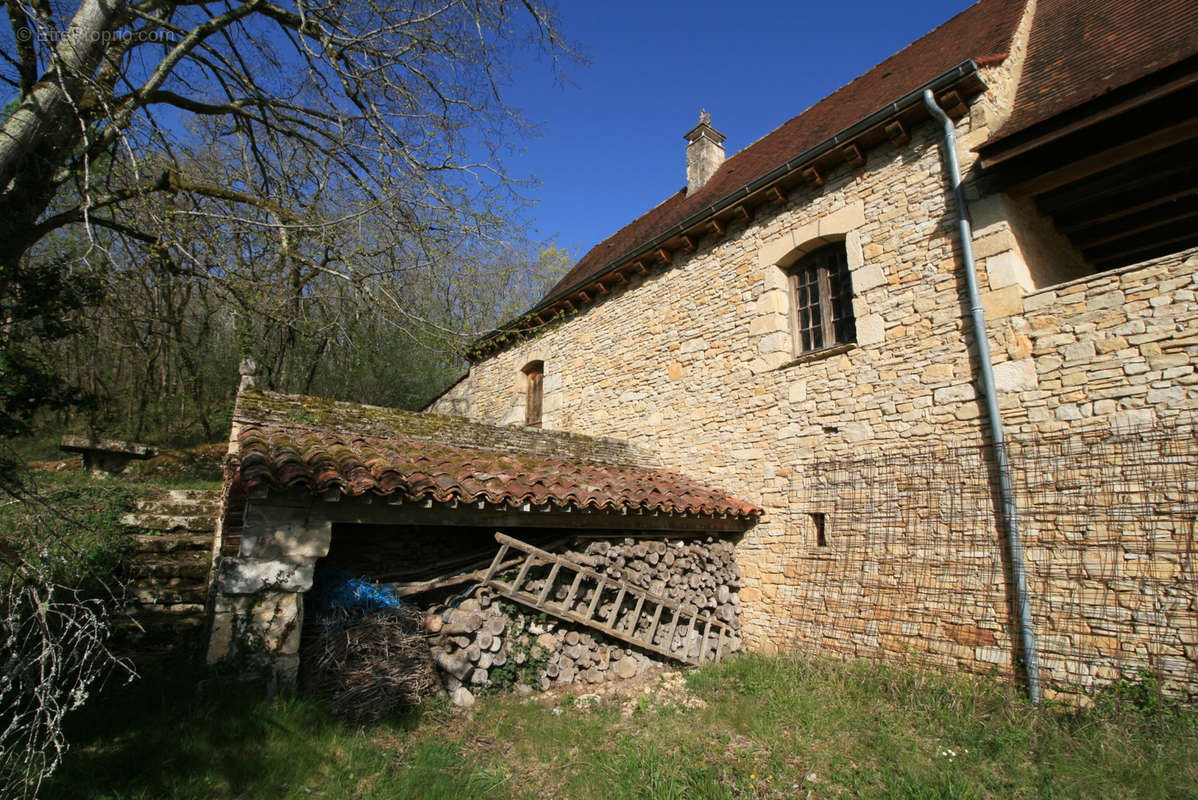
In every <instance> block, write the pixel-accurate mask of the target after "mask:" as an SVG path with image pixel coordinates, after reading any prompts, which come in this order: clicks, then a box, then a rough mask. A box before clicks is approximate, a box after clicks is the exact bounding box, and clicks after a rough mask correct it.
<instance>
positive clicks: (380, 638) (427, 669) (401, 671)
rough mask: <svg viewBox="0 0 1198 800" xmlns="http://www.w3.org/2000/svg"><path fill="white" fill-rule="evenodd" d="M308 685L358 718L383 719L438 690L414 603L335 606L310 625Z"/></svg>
mask: <svg viewBox="0 0 1198 800" xmlns="http://www.w3.org/2000/svg"><path fill="white" fill-rule="evenodd" d="M306 634H307V635H306V637H305V641H304V654H303V657H302V660H301V662H302V663H303V664H304V665H305V674H304V679H303V680H304V689H305V691H307V692H308V693H310V694H312V695H315V696H317V697H321V698H323V699H325V700H326V701H327V702H328V703H329V704H330V705H331V706H332V708H333V710H334V711H335V712H336V713H338V714H340V715H342V716H345V717H350V718H353V719H378V718H379V717H381V716H383V715H384V714H386V713H388V712H390V711H393V710H396V709H399V708H404V707H406V706H411V705H414V704H416V703H418V702H419V701H420V698H421V697H423V696H425V695H428V694H431V693H433V692H434V691H435V690H436V688H437V686H438V683H439V682H438V680H437V675H436V671H435V670H434V668H433V661H432V655H431V653H430V652H429V647H428V642H427V641H426V639H425V635H424V631H423V615H422V614H421V613H420V612H419V611H417V610H416V609H414V608H411V607H401V608H385V609H380V610H376V611H370V612H362V611H347V610H344V609H332V610H330V611H327V612H325V613H323V614H321V615H320V617H319V618H318V619H317V620H315V621H314V624H311V625H309V626H307V629H306Z"/></svg>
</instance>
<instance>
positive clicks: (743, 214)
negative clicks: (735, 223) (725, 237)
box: [732, 203, 753, 222]
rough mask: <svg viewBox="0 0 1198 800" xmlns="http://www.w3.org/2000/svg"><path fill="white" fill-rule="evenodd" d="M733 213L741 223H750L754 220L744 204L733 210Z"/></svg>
mask: <svg viewBox="0 0 1198 800" xmlns="http://www.w3.org/2000/svg"><path fill="white" fill-rule="evenodd" d="M732 213H733V214H735V215H736V216H737V219H739V220H740V221H741V222H748V221H749V220H751V219H752V218H753V215H752V214H751V213H749V209H747V208H745V206H744V204H743V203H742V204H741V205H738V206H737V207H736V208H734V209H732Z"/></svg>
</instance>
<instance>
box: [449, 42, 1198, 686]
mask: <svg viewBox="0 0 1198 800" xmlns="http://www.w3.org/2000/svg"><path fill="white" fill-rule="evenodd" d="M1004 70H1005V72H1003V71H1004ZM1000 73H1001V74H1000ZM1009 75H1010V65H1009V64H1007V65H1004V66H1003V67H1002V69H1001V70H996V71H993V72H992V73H991V74H990V75H989V76H988V79H991V80H992V81H993V82H992V85H993V86H995V88H994V89H993V90H991V91H990V92H988V93H987V94H986V95H984V96H983V97H982V98H981V99H979V101H978V102H977V103H976V104H975V107H974V108H975V112H976V113H971V114H969V115H966V116H964V117H963V118H961V119H960V120H959V121H958V122H957V132H958V136H959V137H960V143H961V144H960V152H959V153H958V155H959V157H960V158H961V160H962V164H963V168H964V169H965V170H966V172H967V173H968V172H969V170H970V169H971V167H972V165H973V161H974V154H973V153H972V152H971V151H970V149H969V148H970V147H972V146H974V145H976V144H977V143H979V142H980V141H982V140H984V138H985V137H986V136H987V135H988V134H989V127H988V126H989V124H991V123H992V122H993V121H994V120H996V119H1000V118H1001V114H998V113H997V112H995V111H994V109H995V108H997V107H998V106H1000V105H1001V103H1002V102H1003V98H1002V94H1003V91H1002V89H1003V86H1005V84H1004V83H1003V80H1005V79H1007V78H1009ZM940 146H941V143H940V138H939V131H938V130H937V129H936V128H935V126H933V125H931V124H924V125H922V126H919V127H917V128H915V129H914V130H913V131H912V132H911V141H910V142H909V143H908V144H906V145H904V146H902V147H898V146H889V145H888V146H883V147H879V148H877V149H875V150H872V151H870V152H869V153H868V154H867V160H866V163H865V164H864V166H862V167H859V168H851V167H849V166H847V165H846V166H845V167H843V168H841V169H840V170H839V171H837V172H834V173H832V174H830V175H827V176H825V177H826V183H825V185H824V186H822V187H820V188H818V189H816V188H806V189H797V190H794V191H792V192H791V194H790V195H789V196H788V199H787V201H786V203H785V204H783V205H781V206H763V207H759V208H758V209H757V210H756V213H755V216H754V217H753V218H752V219H751V220H749V221H748V222H745V223H740V224H731V225H730V226H729V228H728V230H727V232H726V234H725V235H724V236H723V237H718V238H717V237H715V236H707V237H705V238H703V239H702V240H701V241H699V242H698V243H697V247H696V250H695V251H694V252H693V253H691V254H689V255H687V254H682V253H679V254H677V257H676V258H675V260H674V262H673V263H672V264H671V265H669V266H668V267H661V266H659V267H657V268H655V269H654V270H653V271H652V272H651V273H650V274H649V275H647V276H645V277H641V278H634V279H632V280H631V282H630V283H629V284H628V285H627V286H624V287H620V288H613V289H612V290H611V293H610V294H609V295H607V296H605V297H603V298H602V299H601V300H599V301H598V302H596V303H594V304H592V305H590V306H588V307H586V308H584V309H582V310H580V311H579V312H578V313H577V314H575V315H574V316H572V317H570V318H568V319H567V320H566V321H564V322H563V323H561V324H559V325H557V326H556V327H552V328H551V329H549V330H547V331H545V332H543V333H542V334H541V335H539V336H538V337H536V338H535V339H533V340H530V341H524V342H519V343H516V344H513V345H511V346H509V347H508V348H507V349H506V350H504V351H502V352H499V353H497V354H496V355H494V356H492V357H490V358H488V359H487V360H485V361H483V362H481V363H478V364H475V365H474V366H473V368H472V370H471V374H470V376H469V377H468V378H467V379H465V380H464V381H463V382H462V383H461V384H459V387H457V388H456V389H455V391H454V392H453V393H452V394H453V395H454V397H453V399H452V402H453V403H454V404H455V408H456V409H457V410H459V411H460V410H462V409H466V410H467V411H468V412H469V413H470V414H471V415H472V416H475V417H477V418H479V419H482V420H485V421H492V422H501V421H513V420H518V419H519V416H518V415H519V414H521V413H522V410H523V404H524V397H523V394H522V389H521V383H520V382H519V380H518V376H519V371H520V369H521V367H523V365H524V364H526V363H528V362H529V361H531V360H542V361H544V364H545V376H546V378H545V385H546V396H545V414H544V424H545V427H547V428H558V429H562V430H568V431H575V432H579V433H586V434H590V435H602V436H611V437H615V438H619V439H626V440H628V441H630V442H632V443H634V444H635V445H638V446H641V447H643V448H644V449H646V450H651V451H655V452H657V453H658V454H659V456H660V458H661V460H662V462H663V464H664V465H665V466H666V467H667V468H670V469H674V470H677V471H679V472H683V473H685V474H687V475H689V476H691V477H693V478H696V479H699V480H701V481H704V482H707V483H709V484H711V485H714V486H717V487H719V488H722V489H725V490H727V491H730V492H732V493H734V494H736V495H739V496H741V497H744V498H745V499H747V500H750V501H752V502H755V503H758V504H760V505H762V506H763V507H764V508H765V509H766V514H765V517H764V519H763V520H762V522H761V523H760V524H758V525H757V526H756V527H755V528H754V529H753V530H751V531H750V532H749V533H748V534H747V535H746V536H745V538H744V540H743V541H742V543H741V544H740V545H739V546H738V548H737V556H738V560H739V561H740V564H741V566H742V569H743V573H744V582H745V588H744V589H743V590H742V592H741V599H742V601H743V616H744V631H745V636H746V640H747V642H748V643H749V645H750V646H752V647H755V648H758V649H772V648H781V647H793V646H794V645H795V642H796V638H795V637H796V635H797V634H795V633H794V631H793V630H792V629H794V628H796V627H797V628H801V629H802V630H803V631H804V633H803V634H802V636H801V637H800V638H801V640H802V641H803V643H804V645H811V646H815V647H825V648H827V649H831V650H839V649H840V648H839V643H840V642H841V641H843V639H844V637H845V636H847V635H849V632H846V631H844V630H842V629H841V628H840V627H839V626H840V624H841V623H840V619H839V617H838V616H837V615H836V613H835V612H834V610H833V609H830V608H822V609H815V610H810V611H804V610H793V609H795V604H794V603H792V602H789V598H793V596H794V587H795V586H796V585H797V584H798V583H799V582H801V581H803V580H805V577H804V576H805V574H806V573H805V572H804V567H803V566H802V564H803V563H804V561H805V560H807V559H810V558H818V557H822V556H821V554H819V553H817V552H814V550H813V548H814V547H815V545H814V541H815V533H814V531H813V527H812V526H813V524H814V523H813V521H812V519H813V518H812V516H811V515H812V514H813V513H820V509H819V508H816V507H813V506H812V505H810V503H809V502H808V501H807V500H806V499H805V498H804V493H803V490H802V488H801V487H802V486H803V483H802V481H803V479H804V478H805V477H806V476H807V475H808V473H809V471H810V470H811V469H812V467H813V465H815V464H816V463H819V462H824V461H827V460H829V459H840V458H847V457H859V456H871V455H872V456H879V457H881V456H884V455H885V454H887V453H889V452H894V451H895V450H897V449H902V448H906V447H912V446H916V445H923V444H926V445H929V446H930V445H933V444H935V443H950V444H953V445H964V446H968V445H976V444H979V443H981V442H982V441H984V431H985V428H984V422H983V406H982V397H981V392H980V390H979V386H978V381H977V380H976V372H977V369H976V364H975V360H976V359H975V356H974V355H973V348H972V344H971V338H972V334H971V331H970V329H969V326H968V323H967V318H968V307H967V306H968V304H967V301H966V299H965V287H964V278H963V276H962V274H961V270H962V268H961V257H960V252H959V247H958V244H957V242H956V217H955V211H954V209H953V207H952V200H951V194H950V193H949V192H948V191H947V186H946V181H945V174H944V171H943V169H942V167H941V160H940V152H939V148H940ZM967 196H968V197H970V199H971V205H972V206H973V209H972V210H973V213H974V216H975V221H976V222H977V223H978V225H977V228H976V233H975V239H974V243H975V246H976V248H977V255H978V259H979V268H980V280H981V285H982V288H983V304H984V306H985V311H986V321H987V327H988V335H989V337H990V344H991V348H992V353H993V356H994V359H995V372H996V377H997V380H998V384H999V392H1000V398H999V399H1000V405H1001V407H1002V408H1003V411H1004V414H1005V415H1007V418H1008V424H1009V425H1010V426H1011V427H1012V428H1013V429H1014V430H1015V431H1016V432H1018V433H1021V434H1027V435H1029V436H1035V435H1039V434H1043V433H1049V432H1060V431H1063V430H1067V429H1069V428H1070V427H1071V426H1077V425H1094V424H1099V423H1101V424H1107V425H1110V424H1127V423H1129V422H1144V421H1148V420H1152V419H1156V418H1158V417H1168V416H1170V415H1174V414H1176V413H1178V412H1180V411H1183V410H1186V409H1193V408H1195V407H1198V385H1196V384H1195V383H1194V382H1193V370H1192V367H1191V366H1190V364H1192V363H1193V362H1194V361H1195V359H1196V357H1198V336H1196V328H1195V326H1196V325H1198V304H1196V303H1195V299H1194V298H1195V289H1196V288H1198V283H1196V282H1195V278H1194V273H1195V265H1196V264H1198V260H1196V258H1195V254H1194V252H1190V253H1186V254H1181V255H1179V256H1175V257H1172V258H1169V259H1162V260H1158V261H1156V262H1153V263H1150V264H1147V265H1139V266H1137V267H1134V268H1129V269H1124V270H1119V271H1115V272H1112V273H1106V274H1102V275H1097V276H1092V277H1089V278H1083V279H1081V280H1078V281H1074V282H1073V283H1068V284H1063V285H1057V286H1051V287H1045V288H1040V287H1039V286H1038V282H1039V283H1043V282H1045V281H1049V280H1057V279H1059V278H1060V277H1071V276H1073V275H1075V274H1076V273H1077V272H1078V271H1079V269H1080V267H1079V264H1078V260H1077V256H1076V253H1073V252H1072V251H1071V249H1070V248H1069V246H1068V243H1067V242H1065V240H1063V239H1061V238H1060V237H1057V236H1056V234H1055V233H1054V232H1053V231H1052V230H1051V227H1050V226H1048V225H1047V224H1046V223H1044V222H1043V221H1042V220H1038V219H1036V218H1035V217H1034V215H1033V214H1032V211H1031V209H1028V208H1025V207H1023V206H1021V205H1020V204H1019V203H1017V202H1014V201H1011V200H1009V199H1007V198H1002V197H997V198H995V197H982V196H980V195H979V194H978V191H977V189H976V188H975V187H974V186H973V185H972V184H969V185H967ZM827 241H843V242H844V245H845V248H846V252H847V255H848V260H849V265H850V269H851V276H852V285H853V295H854V300H853V307H854V313H855V317H856V321H857V342H856V343H855V344H853V345H848V346H842V347H837V348H832V349H829V350H826V351H823V352H819V353H810V354H806V355H799V356H797V357H796V353H795V350H794V345H793V335H792V332H791V331H790V328H789V324H790V323H789V303H790V299H789V297H788V292H787V289H786V273H785V268H786V266H787V265H789V264H790V263H793V261H794V260H796V259H797V258H798V256H799V255H800V254H801V253H802V252H804V251H805V250H807V249H810V248H811V247H813V246H816V245H818V244H820V243H824V242H827ZM550 386H552V395H551V393H550V388H549V387H550ZM551 398H552V399H551ZM445 402H450V401H449V400H448V399H447V400H446V401H445ZM434 408H437V406H434ZM984 538H985V539H986V540H988V541H996V540H997V533H996V531H994V530H990V531H989V532H987V533H986V534H985V536H984ZM913 546H917V545H916V544H913ZM929 546H931V547H934V546H935V545H934V544H929ZM841 567H842V568H843V569H845V570H853V569H858V570H859V569H860V568H861V565H860V564H856V563H844V564H842V565H841ZM990 569H991V567H986V568H985V569H984V570H980V571H978V572H977V574H976V575H975V576H974V577H972V578H970V579H969V580H965V581H964V582H963V583H962V584H961V587H962V588H961V594H962V596H968V597H970V598H971V600H970V605H968V606H963V607H962V609H961V611H960V612H959V615H957V616H959V617H960V619H957V618H956V616H954V617H953V618H951V619H950V618H945V619H940V620H935V621H933V622H931V623H929V624H934V625H938V626H940V628H939V630H941V631H942V633H941V634H940V636H941V638H942V639H943V640H944V641H949V640H951V639H952V638H953V636H954V635H956V636H958V637H960V636H965V637H967V638H968V637H970V636H972V637H974V638H977V639H978V641H977V642H975V643H973V644H960V643H955V646H960V647H962V648H964V649H963V650H960V651H959V652H958V651H953V652H954V653H956V656H954V658H955V660H956V662H957V663H959V664H960V665H961V666H970V665H972V666H973V667H975V668H984V669H989V668H991V667H992V666H993V664H994V663H995V662H994V661H993V660H991V657H992V656H994V653H993V652H991V651H989V650H986V651H984V652H985V656H986V657H984V658H983V657H982V656H979V655H978V652H979V651H977V650H976V649H975V648H977V647H995V648H997V649H998V650H1002V651H1004V652H1007V653H1009V652H1010V647H1009V642H1010V632H1009V614H1007V613H1006V610H1005V600H1004V599H1002V593H1001V592H999V594H997V595H995V594H994V592H995V591H997V590H996V589H994V588H993V587H990V588H987V589H986V590H985V591H981V590H978V589H977V584H978V582H979V581H989V580H991V579H992V578H993V574H992V572H990V571H988V570H990ZM922 579H925V580H935V579H936V578H935V576H934V571H933V573H930V574H928V575H925V576H923V577H922ZM850 583H851V581H850ZM987 585H988V584H987ZM988 586H989V585H988ZM1191 591H1192V589H1191ZM988 593H989V594H988ZM975 606H976V608H975V609H974V610H973V611H969V610H968V609H969V608H974V607H975ZM983 606H988V607H992V608H993V610H992V611H986V610H985V609H984V608H982V607H983ZM1111 613H1112V615H1115V614H1118V613H1120V612H1118V611H1116V610H1114V609H1112V610H1111ZM782 614H802V615H806V616H802V617H801V618H794V617H788V618H785V619H782V618H780V615H782ZM979 621H985V625H986V626H989V627H985V628H984V627H982V625H981V624H980V622H979ZM947 626H957V627H952V628H950V627H947ZM971 628H977V629H981V630H989V631H990V633H988V634H972V633H968V630H969V629H971ZM950 630H951V631H956V634H950V633H948V631H950ZM783 631H786V632H785V633H783ZM962 631H965V632H964V633H962ZM927 633H928V632H927V630H925V629H924V628H921V627H920V626H919V625H918V624H912V625H905V626H904V625H901V624H899V625H897V626H896V627H895V628H894V630H893V631H892V632H890V633H888V634H887V635H888V636H889V637H890V638H889V639H888V640H887V641H888V644H886V645H885V646H884V647H883V648H882V649H883V650H885V651H887V652H891V653H897V652H900V651H902V650H904V649H908V648H917V649H918V648H924V647H927V641H928V639H927ZM852 635H858V634H855V633H854V634H852ZM860 635H862V636H873V637H875V638H877V637H878V636H879V635H880V634H879V633H870V632H864V633H861V634H860ZM991 639H993V642H991ZM879 641H880V640H879ZM1145 663H1147V660H1145ZM1066 672H1067V673H1068V675H1069V677H1070V678H1078V677H1080V674H1079V673H1077V672H1076V671H1073V672H1070V671H1068V670H1066Z"/></svg>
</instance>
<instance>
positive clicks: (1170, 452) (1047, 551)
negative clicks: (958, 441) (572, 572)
mask: <svg viewBox="0 0 1198 800" xmlns="http://www.w3.org/2000/svg"><path fill="white" fill-rule="evenodd" d="M1008 448H1009V453H1010V457H1011V463H1012V468H1013V474H1012V479H1013V482H1014V487H1015V495H1016V502H1017V508H1018V514H1019V517H1020V526H1021V529H1022V538H1023V543H1024V548H1025V559H1024V563H1025V569H1026V571H1027V579H1028V588H1029V594H1030V597H1031V607H1032V614H1033V621H1034V626H1035V633H1036V639H1037V645H1038V649H1039V656H1040V661H1041V670H1042V673H1041V678H1042V680H1043V681H1044V682H1045V684H1046V685H1047V686H1049V687H1050V688H1052V689H1055V690H1057V691H1066V692H1079V691H1091V690H1093V689H1095V688H1097V687H1100V686H1102V685H1104V684H1107V683H1110V682H1112V681H1114V680H1116V679H1119V678H1134V677H1135V676H1137V675H1145V674H1152V675H1153V676H1155V677H1158V678H1160V679H1161V680H1162V681H1163V683H1164V686H1165V688H1166V690H1168V691H1169V692H1171V693H1173V694H1180V695H1184V696H1188V697H1190V698H1191V699H1198V598H1196V594H1198V572H1196V569H1198V567H1196V564H1195V556H1194V539H1195V529H1196V521H1195V520H1196V517H1198V435H1196V433H1195V425H1194V420H1193V419H1192V418H1182V419H1174V420H1172V421H1168V422H1161V423H1158V424H1156V425H1154V426H1152V427H1144V428H1123V429H1118V428H1115V429H1112V428H1110V427H1107V428H1105V429H1101V430H1100V429H1089V430H1083V431H1074V432H1071V433H1068V434H1057V435H1053V436H1047V437H1034V438H1033V437H1016V438H1014V439H1012V440H1011V441H1009V442H1008ZM797 472H798V474H799V475H800V476H801V477H799V478H796V484H795V487H794V488H795V493H796V496H795V501H796V502H795V503H794V504H792V509H794V513H795V514H796V516H797V517H798V518H797V519H793V520H792V523H793V524H794V525H795V526H796V527H797V528H798V530H799V531H800V532H801V536H802V539H803V540H804V541H803V546H802V547H800V548H797V552H794V553H793V555H792V557H790V558H789V559H788V562H787V563H786V565H785V567H784V574H785V577H786V580H785V581H784V584H785V585H784V586H782V587H780V589H779V592H778V598H777V599H778V600H779V601H780V602H782V603H783V604H785V605H786V607H787V613H786V614H783V615H780V616H781V617H782V619H781V620H780V622H781V623H782V624H783V625H785V626H786V631H785V634H786V637H787V638H788V639H789V640H790V642H791V645H792V647H793V648H795V649H803V648H805V647H812V648H817V649H820V650H823V651H825V652H837V653H843V654H846V655H851V656H855V657H867V658H886V659H891V660H896V659H897V660H901V661H908V662H912V663H918V664H923V665H928V666H936V667H945V666H948V667H957V668H962V669H967V670H971V671H975V672H978V671H981V672H990V671H996V672H998V673H1000V674H1004V675H1008V676H1012V675H1014V674H1016V672H1017V670H1018V669H1019V664H1020V659H1021V654H1020V653H1019V652H1017V650H1016V643H1017V642H1018V638H1019V637H1018V631H1017V629H1016V628H1015V627H1014V626H1013V624H1012V619H1013V618H1014V609H1013V605H1012V598H1011V593H1010V591H1009V589H1008V586H1009V579H1010V569H1009V566H1010V565H1009V563H1008V562H1007V559H1006V546H1005V541H1004V539H1003V536H1004V530H1005V528H1004V525H1003V523H1002V521H1001V516H1000V512H1001V506H1000V503H999V493H998V491H997V473H996V470H995V468H994V463H993V451H992V449H991V448H990V447H988V446H947V445H943V444H928V443H927V442H926V441H925V442H923V443H921V444H920V445H919V446H915V447H911V446H908V447H906V448H904V449H902V450H901V451H892V452H889V453H887V454H886V455H885V456H882V457H875V458H863V459H855V460H848V461H834V462H820V463H814V464H805V465H803V466H802V468H801V469H800V470H798V471H797Z"/></svg>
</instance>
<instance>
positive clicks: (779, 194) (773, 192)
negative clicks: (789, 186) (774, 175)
mask: <svg viewBox="0 0 1198 800" xmlns="http://www.w3.org/2000/svg"><path fill="white" fill-rule="evenodd" d="M765 196H766V197H768V198H769V199H770V202H772V203H774V204H775V205H782V204H783V203H785V202H786V192H784V191H782V190H781V189H779V188H778V187H777V186H771V187H770V188H768V189H766V190H765Z"/></svg>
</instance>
